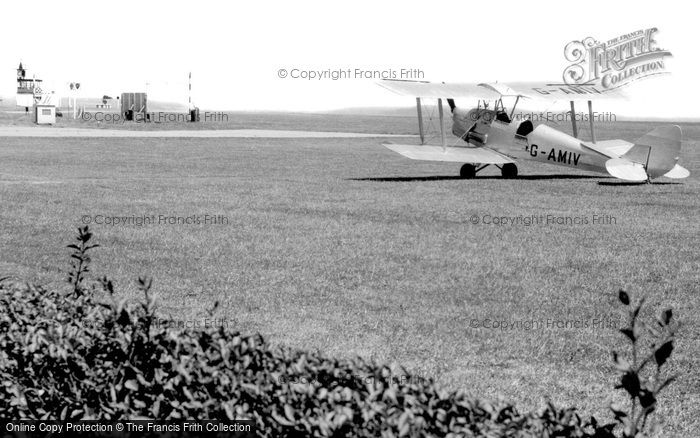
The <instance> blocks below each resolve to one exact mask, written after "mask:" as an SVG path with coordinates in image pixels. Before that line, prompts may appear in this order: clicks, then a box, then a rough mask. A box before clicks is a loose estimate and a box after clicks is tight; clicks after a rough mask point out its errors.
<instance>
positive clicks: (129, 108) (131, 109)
mask: <svg viewBox="0 0 700 438" xmlns="http://www.w3.org/2000/svg"><path fill="white" fill-rule="evenodd" d="M147 100H148V99H147V96H146V93H122V98H121V109H122V116H123V117H124V118H125V119H126V120H137V119H136V117H137V115H138V114H139V113H140V114H141V120H146V113H147V112H148V107H147Z"/></svg>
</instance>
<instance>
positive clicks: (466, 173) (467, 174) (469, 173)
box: [459, 164, 476, 179]
mask: <svg viewBox="0 0 700 438" xmlns="http://www.w3.org/2000/svg"><path fill="white" fill-rule="evenodd" d="M459 176H461V177H462V178H464V179H472V178H474V177H475V176H476V166H474V165H473V164H465V165H464V166H462V168H461V169H459Z"/></svg>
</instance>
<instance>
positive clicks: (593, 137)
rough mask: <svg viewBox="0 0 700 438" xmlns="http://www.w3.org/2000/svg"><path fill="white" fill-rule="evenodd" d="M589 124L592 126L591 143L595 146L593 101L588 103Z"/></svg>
mask: <svg viewBox="0 0 700 438" xmlns="http://www.w3.org/2000/svg"><path fill="white" fill-rule="evenodd" d="M588 122H589V123H590V125H591V143H593V144H595V130H594V129H593V101H590V100H589V101H588Z"/></svg>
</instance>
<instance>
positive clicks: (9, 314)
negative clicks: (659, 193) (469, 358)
mask: <svg viewBox="0 0 700 438" xmlns="http://www.w3.org/2000/svg"><path fill="white" fill-rule="evenodd" d="M91 237H92V234H91V233H90V232H89V231H88V229H87V227H86V228H83V229H81V230H80V233H79V236H78V244H77V245H72V246H70V248H71V249H72V250H73V254H72V260H73V261H74V262H73V265H72V269H71V273H70V275H69V278H68V281H69V283H70V285H71V290H70V291H69V292H68V293H63V292H59V291H56V290H49V289H45V288H42V287H39V286H34V285H27V284H20V283H16V282H9V281H5V282H2V280H0V382H1V387H0V417H2V418H26V419H59V420H69V419H104V420H117V419H135V418H140V417H145V418H152V419H240V418H250V419H252V420H254V422H255V424H256V429H257V433H258V434H259V435H260V436H266V437H292V436H316V437H331V436H336V437H377V436H382V437H392V436H409V437H417V436H438V437H449V436H494V437H496V436H498V437H501V436H503V437H541V436H547V437H612V436H614V435H613V434H612V431H613V428H614V427H615V425H614V424H608V425H603V426H599V425H598V424H597V423H596V422H595V420H594V419H591V420H587V421H584V420H582V419H581V418H580V416H579V415H578V414H577V413H576V411H575V409H573V408H566V409H560V408H557V407H555V406H553V405H548V406H547V407H546V408H545V409H544V410H541V411H539V412H536V413H534V412H527V413H521V412H518V411H517V410H516V409H515V408H514V407H513V406H511V405H508V404H492V403H489V402H486V401H481V400H474V399H470V398H468V397H467V396H466V395H465V394H464V393H463V392H454V391H447V390H444V389H439V388H438V387H437V386H436V385H435V384H434V382H433V381H431V380H428V379H422V378H417V377H415V376H411V375H410V374H408V373H406V371H405V370H394V369H391V368H389V367H387V366H384V365H378V364H376V363H373V362H368V361H365V360H363V359H361V358H355V359H348V360H345V359H343V360H340V359H335V358H331V357H327V356H324V355H323V354H321V353H318V352H309V351H301V350H294V349H290V348H285V347H272V346H270V345H269V344H267V343H266V342H265V341H264V340H263V338H262V337H261V336H259V335H252V336H246V335H242V334H241V333H239V332H236V331H230V330H228V329H226V328H225V327H223V326H221V327H205V328H203V329H197V330H193V329H182V328H178V327H172V326H163V325H159V324H157V323H156V321H157V318H156V310H157V309H156V305H155V302H154V300H153V298H152V297H151V295H150V293H149V291H150V288H151V282H150V280H148V279H144V278H141V279H139V288H140V289H141V291H142V292H143V294H144V296H145V300H144V301H143V302H142V303H139V304H133V303H128V302H126V301H124V300H121V301H117V299H116V296H115V292H114V285H113V284H112V282H111V281H109V280H108V279H107V278H102V279H101V280H99V282H96V283H94V284H89V282H88V281H87V280H86V277H85V274H86V272H87V267H88V264H89V261H90V259H89V256H88V252H89V251H90V250H91V249H93V248H94V247H95V245H92V244H90V240H91ZM99 297H102V299H101V300H100V299H99ZM669 318H670V314H669ZM664 345H665V344H664ZM660 348H666V349H668V347H663V346H662V347H660ZM657 351H658V350H657ZM669 354H670V351H669ZM618 359H619V357H618ZM657 363H658V361H657ZM661 365H662V363H661V364H659V367H660V366H661ZM638 368H639V366H638V365H636V362H635V364H633V365H630V367H629V368H628V369H627V371H626V372H627V373H633V372H636V371H637V370H638ZM397 375H402V376H404V377H403V378H401V379H397V378H396V377H395V376H397ZM625 379H627V380H625ZM628 380H629V378H624V377H623V381H628ZM623 385H624V383H623ZM645 390H646V389H645ZM658 390H660V388H658V387H655V388H654V390H653V391H652V392H653V393H654V394H655V393H656V392H658ZM644 394H646V393H644ZM634 396H635V397H637V398H639V399H640V400H641V398H644V397H648V396H647V395H642V392H641V386H640V390H639V391H638V392H636V393H634ZM640 397H641V398H640ZM646 406H647V407H646V408H645V409H646V410H645V411H644V412H645V413H647V412H650V410H649V409H648V405H646ZM617 412H621V411H619V410H618V411H617ZM620 418H622V419H623V421H627V420H624V418H628V417H624V416H621V417H620ZM645 418H646V414H645ZM625 424H627V423H625ZM625 427H626V426H625ZM630 430H632V429H630ZM625 433H626V432H625Z"/></svg>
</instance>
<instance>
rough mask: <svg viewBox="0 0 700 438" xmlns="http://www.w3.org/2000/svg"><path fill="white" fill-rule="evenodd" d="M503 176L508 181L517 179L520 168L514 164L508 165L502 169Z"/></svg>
mask: <svg viewBox="0 0 700 438" xmlns="http://www.w3.org/2000/svg"><path fill="white" fill-rule="evenodd" d="M501 176H502V177H503V178H506V179H512V178H517V176H518V166H516V165H515V164H513V163H506V164H504V165H503V166H502V167H501Z"/></svg>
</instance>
